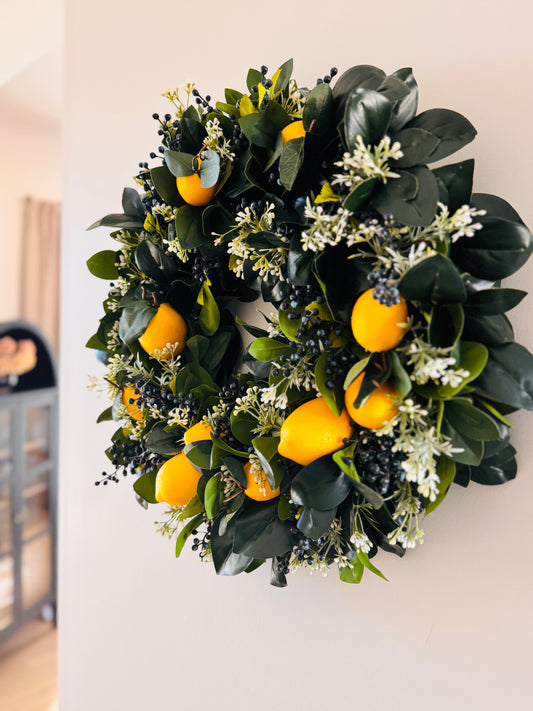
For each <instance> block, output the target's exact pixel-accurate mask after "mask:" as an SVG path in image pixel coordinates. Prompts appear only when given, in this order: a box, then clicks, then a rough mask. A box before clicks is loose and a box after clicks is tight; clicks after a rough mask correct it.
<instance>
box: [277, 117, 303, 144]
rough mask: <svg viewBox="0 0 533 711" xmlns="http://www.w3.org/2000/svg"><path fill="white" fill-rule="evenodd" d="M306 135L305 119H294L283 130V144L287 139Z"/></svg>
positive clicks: (290, 139)
mask: <svg viewBox="0 0 533 711" xmlns="http://www.w3.org/2000/svg"><path fill="white" fill-rule="evenodd" d="M304 136H305V128H304V122H303V121H293V122H292V123H289V124H287V126H285V128H283V129H282V130H281V140H282V141H283V145H285V144H286V143H287V141H292V140H293V139H294V138H303V137H304Z"/></svg>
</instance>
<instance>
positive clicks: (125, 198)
mask: <svg viewBox="0 0 533 711" xmlns="http://www.w3.org/2000/svg"><path fill="white" fill-rule="evenodd" d="M122 209H123V210H124V214H125V215H128V216H129V217H136V218H137V219H139V220H144V213H145V210H144V207H143V204H142V201H141V198H140V196H139V193H138V192H137V191H136V190H134V189H133V188H124V190H123V192H122Z"/></svg>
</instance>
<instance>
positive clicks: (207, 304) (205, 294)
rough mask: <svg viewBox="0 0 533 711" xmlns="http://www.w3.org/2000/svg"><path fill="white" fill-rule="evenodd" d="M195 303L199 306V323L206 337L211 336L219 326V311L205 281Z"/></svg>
mask: <svg viewBox="0 0 533 711" xmlns="http://www.w3.org/2000/svg"><path fill="white" fill-rule="evenodd" d="M196 300H197V302H198V303H199V304H200V305H201V307H202V308H201V310H200V316H199V323H200V326H201V328H202V331H203V332H204V333H205V334H206V336H213V335H214V334H215V333H216V331H217V329H218V327H219V325H220V310H219V308H218V304H217V302H216V301H215V299H214V297H213V294H212V293H211V289H210V288H209V284H208V283H207V281H204V282H202V286H201V287H200V291H199V292H198V297H197V299H196Z"/></svg>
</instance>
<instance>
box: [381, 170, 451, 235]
mask: <svg viewBox="0 0 533 711" xmlns="http://www.w3.org/2000/svg"><path fill="white" fill-rule="evenodd" d="M399 174H400V178H391V179H390V180H388V181H387V183H386V184H385V185H384V186H383V187H382V188H381V189H380V190H379V191H378V192H377V194H376V195H375V197H374V198H373V202H374V205H375V206H376V208H377V209H378V210H379V212H381V214H382V215H385V214H387V213H392V214H393V215H394V216H395V218H396V219H397V220H398V222H400V223H402V224H405V225H414V226H422V227H424V226H427V225H429V224H431V222H432V221H433V218H434V216H435V211H436V208H437V201H438V197H439V192H438V188H437V181H436V179H435V176H434V175H433V173H432V172H431V171H430V170H429V169H428V168H426V167H425V166H415V167H413V168H409V169H407V170H401V171H399Z"/></svg>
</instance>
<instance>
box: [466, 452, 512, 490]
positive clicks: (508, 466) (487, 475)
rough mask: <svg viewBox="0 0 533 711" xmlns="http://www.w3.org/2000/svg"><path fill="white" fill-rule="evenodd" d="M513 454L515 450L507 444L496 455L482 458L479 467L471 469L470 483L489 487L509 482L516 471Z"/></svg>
mask: <svg viewBox="0 0 533 711" xmlns="http://www.w3.org/2000/svg"><path fill="white" fill-rule="evenodd" d="M515 454H516V450H515V448H514V447H513V446H512V445H511V444H507V445H506V446H505V447H503V448H502V449H501V450H500V451H499V452H498V453H497V454H495V455H493V456H490V457H483V459H482V461H481V463H480V465H479V466H478V467H472V469H471V476H472V481H475V482H477V483H478V484H487V485H489V486H494V485H497V484H505V483H506V482H508V481H511V480H512V479H514V478H515V477H516V471H517V466H516V459H515Z"/></svg>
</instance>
